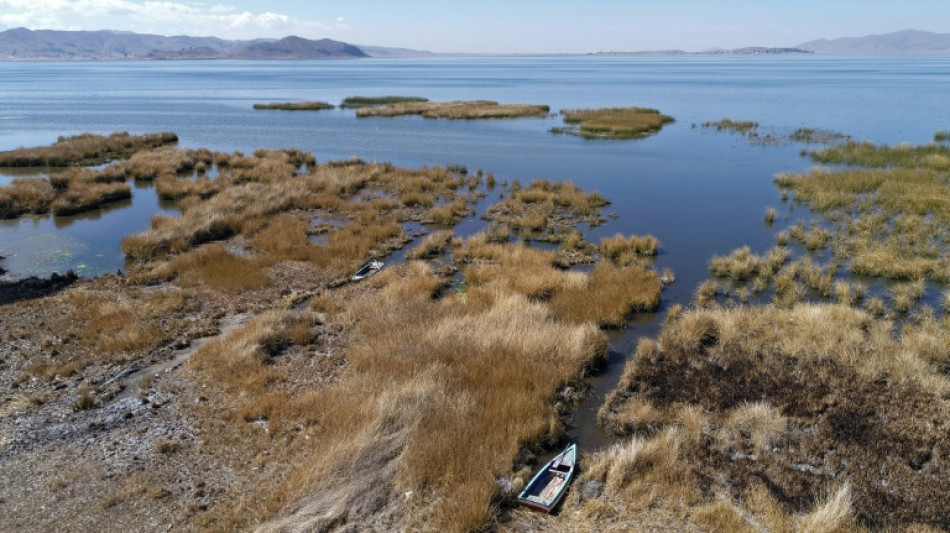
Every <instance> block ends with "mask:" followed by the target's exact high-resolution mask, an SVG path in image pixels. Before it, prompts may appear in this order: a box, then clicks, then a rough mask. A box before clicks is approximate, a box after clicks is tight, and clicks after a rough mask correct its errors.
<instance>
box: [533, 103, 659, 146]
mask: <svg viewBox="0 0 950 533" xmlns="http://www.w3.org/2000/svg"><path fill="white" fill-rule="evenodd" d="M561 115H563V116H564V122H565V123H566V124H568V126H567V127H563V128H553V129H552V130H551V132H552V133H566V134H570V135H577V136H579V137H584V138H586V139H640V138H643V137H649V136H651V135H656V134H657V133H659V132H660V130H661V129H662V128H663V126H665V125H667V124H669V123H671V122H673V117H669V116H666V115H663V114H660V112H659V111H657V110H656V109H648V108H644V107H611V108H604V109H564V110H562V111H561Z"/></svg>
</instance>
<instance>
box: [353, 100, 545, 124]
mask: <svg viewBox="0 0 950 533" xmlns="http://www.w3.org/2000/svg"><path fill="white" fill-rule="evenodd" d="M549 111H550V108H549V107H548V106H546V105H527V104H499V103H498V102H493V101H490V100H475V101H452V102H429V101H414V100H413V101H397V102H393V103H387V104H386V105H384V106H382V107H378V106H372V107H360V108H358V109H357V110H356V116H357V117H361V118H365V117H397V116H401V115H421V116H423V117H425V118H433V119H434V118H442V119H455V120H475V119H489V118H521V117H543V116H545V115H547V114H548V112H549Z"/></svg>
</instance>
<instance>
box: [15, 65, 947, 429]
mask: <svg viewBox="0 0 950 533" xmlns="http://www.w3.org/2000/svg"><path fill="white" fill-rule="evenodd" d="M948 87H950V57H942V56H941V57H935V56H927V57H886V58H864V57H859V58H854V57H849V58H838V57H820V56H784V57H783V56H779V57H756V56H737V57H651V58H640V57H637V58H618V57H558V58H436V59H401V60H358V61H322V62H244V61H214V62H206V61H193V62H115V63H0V150H5V149H11V148H16V147H18V146H33V145H43V144H49V143H51V142H53V141H55V140H56V138H57V137H58V136H60V135H74V134H78V133H82V132H94V133H102V134H108V133H111V132H113V131H118V130H126V131H129V132H132V133H146V132H158V131H173V132H175V133H177V134H178V135H179V137H180V145H181V146H184V147H193V148H197V147H208V148H211V149H213V150H222V151H233V150H243V151H245V152H250V151H253V150H254V149H255V148H258V147H265V148H280V147H296V148H301V149H303V150H308V151H311V152H313V153H314V154H315V155H316V157H317V159H318V160H321V161H323V160H327V159H342V158H346V157H349V156H354V155H355V156H359V157H362V158H363V159H366V160H371V161H373V160H375V161H391V162H393V163H395V164H397V165H404V166H421V165H435V164H443V165H444V164H464V165H467V166H468V167H469V168H470V169H477V168H482V169H484V170H485V171H486V172H493V173H494V174H495V175H496V177H497V178H498V179H499V180H506V179H507V180H509V181H510V180H512V179H520V180H521V181H522V182H523V183H526V182H527V181H530V180H531V179H535V178H548V179H552V180H572V181H573V182H575V183H576V184H578V185H580V186H581V187H583V188H585V189H596V190H599V191H600V192H601V193H603V194H604V195H605V196H607V197H608V198H610V199H611V200H612V201H613V204H612V205H611V206H609V207H608V209H607V212H608V213H616V214H617V215H618V217H617V218H616V219H612V220H610V221H609V222H608V223H607V224H605V225H603V226H602V227H600V228H597V229H595V230H594V231H593V232H592V235H591V240H594V241H596V240H599V237H600V236H603V235H609V234H613V233H615V232H623V233H638V234H642V233H650V234H653V235H655V236H656V237H658V238H659V239H660V241H661V253H660V256H659V257H658V259H657V266H658V267H660V268H662V267H670V268H672V269H673V270H674V271H675V272H676V275H677V282H676V283H675V284H673V285H672V286H671V287H670V288H669V289H667V291H666V292H665V293H664V306H667V305H669V304H670V303H674V302H679V303H685V302H687V301H688V300H689V299H690V296H691V295H692V292H693V290H694V289H695V287H696V285H697V284H698V283H699V282H700V281H702V280H703V279H705V278H706V277H707V265H708V260H709V258H710V257H711V256H712V255H714V254H724V253H728V252H729V251H731V250H733V249H734V248H737V247H739V246H742V245H750V246H751V247H752V248H753V250H756V251H763V250H765V249H767V248H769V247H771V246H772V244H773V243H774V235H775V233H776V232H777V231H778V230H780V229H782V228H784V227H785V225H786V224H784V223H783V221H782V220H777V221H776V224H775V226H774V227H772V228H770V227H767V226H765V225H764V224H763V211H764V209H765V208H766V207H769V206H774V207H779V206H781V201H780V195H779V191H778V190H777V189H776V187H775V186H774V185H773V183H772V177H773V176H774V175H775V174H776V173H778V172H786V171H800V170H804V169H807V168H810V167H811V166H812V163H811V162H810V160H808V159H807V158H803V157H801V156H800V153H799V152H800V151H801V150H802V148H803V146H802V145H800V144H793V143H780V144H778V145H775V146H771V145H768V146H766V145H760V144H753V143H750V142H748V140H747V139H744V138H743V137H741V136H737V135H730V134H724V133H716V132H715V131H714V130H709V129H704V128H702V127H700V126H699V125H700V124H701V123H702V122H705V121H714V120H718V119H721V118H731V119H736V120H740V119H741V120H755V121H757V122H759V123H760V125H761V127H760V131H761V132H762V133H772V134H774V135H777V136H781V135H787V134H789V133H790V132H791V131H793V130H794V129H795V128H798V127H803V126H804V127H811V128H821V129H827V130H834V131H838V132H841V133H845V134H848V135H851V136H852V137H854V138H856V139H859V140H871V141H875V142H879V143H888V144H893V143H899V142H911V143H923V142H929V141H930V140H932V138H933V134H934V132H936V131H938V130H945V129H950V106H947V105H946V97H947V88H948ZM388 94H393V95H410V96H424V97H427V98H429V99H431V100H450V99H452V100H454V99H459V100H470V99H492V100H498V101H500V102H503V103H516V102H517V103H532V104H547V105H550V106H551V109H552V111H555V112H556V111H558V110H560V109H565V108H583V107H606V106H631V105H636V106H644V107H654V108H657V109H659V110H660V111H662V112H663V113H665V114H668V115H671V116H673V117H674V118H675V119H676V123H674V124H671V125H669V126H667V127H665V128H664V129H663V130H662V132H661V133H660V134H659V135H657V136H655V137H651V138H648V139H643V140H637V141H603V140H601V141H590V140H583V139H580V138H576V137H571V136H564V135H552V134H551V133H549V132H548V130H549V129H550V128H551V127H554V126H558V125H560V124H561V120H560V119H559V118H558V117H556V116H555V117H548V118H544V119H518V120H505V121H436V120H425V119H422V118H418V117H402V118H395V119H359V120H358V119H356V118H355V116H354V114H353V112H352V111H346V110H334V111H323V112H319V113H306V112H299V113H290V112H263V111H254V110H253V109H252V105H253V104H254V103H258V102H272V101H291V100H323V101H327V102H330V103H339V101H340V100H342V99H343V98H344V97H347V96H353V95H388ZM11 179H13V178H12V176H11V173H10V172H7V171H4V170H0V184H3V183H5V182H9V181H10V180H11ZM171 208H172V206H168V205H165V206H163V205H160V204H159V202H158V200H157V199H156V197H155V194H154V189H153V188H150V187H133V198H132V199H131V201H129V202H125V203H122V204H117V205H115V206H112V207H110V208H109V209H106V210H103V211H97V212H94V213H90V214H85V215H80V216H77V217H55V218H54V217H39V218H35V217H27V218H22V219H18V220H12V221H0V255H2V256H7V258H6V259H5V260H4V261H3V263H2V265H3V266H4V267H5V268H6V269H8V270H9V271H10V274H8V275H9V276H14V277H16V276H24V275H29V274H40V275H46V274H49V273H50V272H53V271H61V272H62V271H65V270H66V269H68V268H72V269H74V270H76V271H77V272H78V273H80V274H81V275H95V274H99V273H103V272H113V271H115V270H116V269H117V268H122V267H123V259H122V254H121V252H120V250H119V240H120V239H121V237H122V236H123V235H126V234H128V233H133V232H137V231H142V230H144V229H146V228H147V227H148V221H149V218H150V217H151V215H152V214H153V213H155V212H158V211H160V210H168V209H171ZM780 212H782V211H781V210H780ZM463 225H464V227H466V228H468V229H469V230H471V229H472V228H477V227H478V223H477V221H466V222H463ZM661 311H662V310H661ZM656 327H657V320H656V316H654V315H648V316H644V317H639V318H638V319H637V321H636V323H635V324H634V325H633V326H632V327H631V329H630V330H628V331H626V332H624V333H622V334H619V335H617V336H616V338H615V339H614V341H613V343H612V346H613V347H614V348H615V350H616V352H615V355H614V357H612V359H611V361H612V363H611V368H610V369H609V370H608V375H609V376H612V377H611V378H610V379H607V380H602V381H601V382H600V383H601V385H599V386H598V390H597V391H596V392H597V394H601V393H602V392H603V391H604V390H606V389H608V388H609V387H611V386H612V384H611V381H615V379H616V375H618V374H619V368H620V367H621V366H622V364H623V360H624V358H625V357H626V355H627V354H628V353H630V351H632V350H633V348H634V347H635V345H636V337H637V335H640V334H648V333H652V332H654V331H655V330H656ZM597 394H595V395H594V396H593V397H592V399H591V400H590V401H589V402H588V403H589V405H587V404H585V407H582V411H583V410H584V409H588V410H590V409H595V408H596V406H597V405H599V404H597V403H596V402H597ZM581 418H582V421H584V422H583V424H581V425H582V426H583V425H584V424H586V426H585V427H577V428H574V429H573V430H572V431H573V432H574V433H575V434H584V433H585V432H587V433H589V432H595V431H596V430H595V429H594V428H595V426H593V425H591V424H590V423H589V419H591V418H592V417H591V416H590V413H588V414H587V415H585V416H582V417H581ZM582 440H587V441H589V442H594V441H596V440H597V437H596V436H589V437H582Z"/></svg>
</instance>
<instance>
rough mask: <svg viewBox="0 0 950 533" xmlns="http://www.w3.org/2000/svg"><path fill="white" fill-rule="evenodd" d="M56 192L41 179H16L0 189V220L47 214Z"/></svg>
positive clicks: (47, 182) (46, 181)
mask: <svg viewBox="0 0 950 533" xmlns="http://www.w3.org/2000/svg"><path fill="white" fill-rule="evenodd" d="M55 198H56V191H55V190H54V189H53V186H52V185H50V183H49V181H48V180H45V179H43V178H16V179H14V180H13V182H12V183H11V184H10V185H7V186H6V187H0V218H16V217H18V216H20V215H25V214H27V213H33V214H42V213H47V212H49V209H50V204H52V202H53V200H54V199H55Z"/></svg>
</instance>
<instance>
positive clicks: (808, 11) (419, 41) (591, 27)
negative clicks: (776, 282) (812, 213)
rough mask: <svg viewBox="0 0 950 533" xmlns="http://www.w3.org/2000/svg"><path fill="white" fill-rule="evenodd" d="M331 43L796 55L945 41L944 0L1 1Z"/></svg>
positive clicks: (151, 24)
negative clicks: (869, 42)
mask: <svg viewBox="0 0 950 533" xmlns="http://www.w3.org/2000/svg"><path fill="white" fill-rule="evenodd" d="M18 26H25V27H27V28H31V29H64V30H65V29H69V30H80V29H82V30H99V29H114V30H128V31H137V32H147V33H158V34H163V35H182V34H187V35H213V36H217V37H224V38H231V39H253V38H258V37H283V36H286V35H291V34H293V35H300V36H302V37H307V38H322V37H329V38H332V39H337V40H342V41H347V42H351V43H357V44H364V45H382V46H402V47H408V48H416V49H424V50H432V51H436V52H475V53H495V52H526V53H556V52H597V51H637V50H660V49H670V48H678V49H683V50H688V51H700V50H707V49H710V48H715V47H721V48H735V47H741V46H791V45H794V44H798V43H800V42H804V41H808V40H811V39H816V38H821V37H827V38H834V37H844V36H862V35H867V34H871V33H888V32H892V31H897V30H902V29H907V28H915V29H922V30H929V31H935V32H940V33H950V2H948V0H906V1H902V2H898V1H894V0H892V1H881V0H862V1H858V0H822V1H818V0H798V1H794V2H791V1H781V2H779V1H770V0H628V1H621V0H589V1H587V2H581V1H567V0H546V1H542V0H524V1H518V0H507V1H501V0H481V1H477V2H449V1H438V0H419V1H413V0H404V1H403V2H394V1H390V0H345V1H344V0H312V1H309V2H303V1H301V2H277V1H265V0H210V1H190V0H148V1H146V0H0V30H2V29H8V28H13V27H18Z"/></svg>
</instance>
